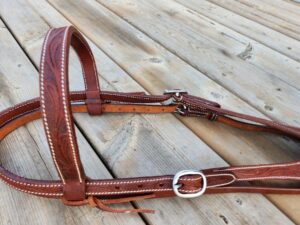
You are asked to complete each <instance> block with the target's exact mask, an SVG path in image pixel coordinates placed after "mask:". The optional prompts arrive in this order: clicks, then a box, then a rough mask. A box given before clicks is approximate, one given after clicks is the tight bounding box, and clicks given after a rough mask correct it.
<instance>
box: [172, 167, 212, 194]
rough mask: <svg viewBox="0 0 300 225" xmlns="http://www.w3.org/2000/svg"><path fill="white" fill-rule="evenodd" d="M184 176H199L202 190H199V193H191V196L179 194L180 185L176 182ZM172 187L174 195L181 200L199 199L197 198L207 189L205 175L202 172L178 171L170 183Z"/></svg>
mask: <svg viewBox="0 0 300 225" xmlns="http://www.w3.org/2000/svg"><path fill="white" fill-rule="evenodd" d="M184 175H200V176H201V177H202V188H201V189H200V191H198V192H196V193H191V194H182V193H180V192H179V188H180V187H181V186H182V185H181V184H178V181H179V179H180V178H181V177H182V176H184ZM172 187H173V191H174V193H175V194H176V195H177V196H178V197H181V198H196V197H199V196H201V195H203V194H204V192H205V191H206V188H207V179H206V177H205V175H204V174H203V173H202V172H200V171H196V170H182V171H179V172H178V173H176V174H175V176H174V178H173V182H172Z"/></svg>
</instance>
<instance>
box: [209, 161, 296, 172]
mask: <svg viewBox="0 0 300 225" xmlns="http://www.w3.org/2000/svg"><path fill="white" fill-rule="evenodd" d="M298 164H300V161H296V162H291V163H284V164H269V165H258V166H242V167H234V168H230V167H229V168H225V169H220V170H219V169H215V170H214V171H235V170H245V169H255V168H274V167H287V166H294V165H298Z"/></svg>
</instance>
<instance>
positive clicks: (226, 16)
mask: <svg viewBox="0 0 300 225" xmlns="http://www.w3.org/2000/svg"><path fill="white" fill-rule="evenodd" d="M176 1H177V2H180V3H181V4H183V5H185V6H187V7H189V8H190V9H193V10H196V11H197V12H199V13H201V14H202V15H205V16H206V17H208V18H210V19H212V20H215V21H217V22H219V23H220V24H223V25H225V26H227V27H229V28H231V29H233V30H235V31H237V32H239V33H241V34H244V35H246V36H248V37H250V38H252V39H253V40H256V41H258V42H260V43H262V44H264V45H266V46H268V47H270V48H272V49H274V50H276V51H278V52H281V53H282V54H285V55H287V56H289V57H290V58H292V59H295V60H297V61H298V62H299V61H300V56H299V53H300V45H299V41H297V40H295V39H293V38H290V37H288V36H286V35H284V34H282V33H280V32H277V31H274V30H273V29H270V28H268V27H266V26H263V25H261V24H259V23H257V22H255V21H252V20H250V19H247V18H245V17H243V16H240V15H239V14H238V13H234V12H232V11H230V9H228V10H227V9H225V8H223V7H220V6H218V5H217V4H213V3H210V2H208V1H206V0H203V1H195V0H190V1H188V2H187V1H183V0H176Z"/></svg>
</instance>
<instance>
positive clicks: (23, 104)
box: [0, 98, 37, 117]
mask: <svg viewBox="0 0 300 225" xmlns="http://www.w3.org/2000/svg"><path fill="white" fill-rule="evenodd" d="M36 100H37V99H36V98H34V99H31V100H28V101H26V102H22V103H20V104H18V105H16V106H12V107H10V108H9V109H8V110H7V111H2V113H1V114H0V116H1V117H2V116H5V115H6V114H9V113H10V112H12V111H14V110H16V109H18V108H21V107H23V106H26V105H29V104H31V103H34V102H35V101H36Z"/></svg>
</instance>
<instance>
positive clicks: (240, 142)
mask: <svg viewBox="0 0 300 225" xmlns="http://www.w3.org/2000/svg"><path fill="white" fill-rule="evenodd" d="M195 2H196V1H195ZM50 3H51V4H49V3H47V2H46V1H43V0H28V1H0V15H1V18H2V20H3V21H4V22H5V25H6V26H7V27H8V28H9V31H8V30H7V29H6V28H5V25H4V24H1V27H2V28H1V30H0V31H1V35H0V47H1V50H2V51H1V53H0V73H1V91H2V92H3V94H2V92H1V98H0V100H1V108H5V107H7V105H10V104H13V103H15V102H19V101H21V100H24V99H28V98H30V97H33V96H36V95H37V93H38V75H37V70H36V68H37V67H38V64H39V57H40V50H41V44H42V40H43V38H44V35H45V32H46V31H47V30H48V29H49V28H50V27H58V26H64V25H68V24H70V23H72V24H74V25H75V26H77V27H78V28H79V29H80V30H81V32H83V34H84V35H86V36H87V37H88V38H89V39H90V41H89V42H90V44H91V46H92V50H93V52H94V54H95V56H96V61H97V66H98V68H99V75H100V83H101V87H102V88H103V89H106V90H118V91H134V90H147V91H148V92H150V93H161V91H162V90H163V89H165V88H172V87H183V88H186V89H188V90H190V91H191V92H192V93H193V94H196V95H200V96H204V97H206V98H209V99H212V100H217V101H219V102H221V103H222V105H224V107H227V108H231V109H235V110H238V111H241V112H246V113H250V114H253V115H260V116H266V117H271V118H277V119H280V120H282V121H284V122H288V123H291V124H294V125H297V124H299V123H300V119H299V116H298V117H297V115H299V111H300V109H299V108H298V106H299V105H298V106H297V105H293V104H295V102H297V99H299V95H300V94H299V89H298V88H299V85H297V84H298V83H299V80H298V79H297V66H299V63H298V62H297V61H296V60H295V59H297V57H298V56H294V57H291V56H290V55H293V54H292V53H290V55H289V54H285V55H284V54H281V53H280V52H281V51H280V49H279V50H277V51H274V50H273V49H274V48H272V47H270V46H268V45H266V44H265V43H263V42H262V41H260V40H257V39H256V38H253V37H251V36H250V38H248V37H246V36H248V35H247V34H245V35H246V36H244V35H243V34H239V33H237V32H235V31H233V30H231V29H232V28H231V27H230V26H227V25H225V26H223V25H221V24H222V23H220V24H218V23H217V22H215V21H214V18H212V19H211V20H209V19H207V18H206V17H203V16H198V15H197V14H196V15H194V14H195V12H194V11H193V13H190V12H189V6H188V5H185V7H184V6H182V5H180V4H178V3H175V2H172V1H155V2H153V3H151V4H149V3H148V2H146V1H106V0H99V1H98V2H96V1H56V0H51V1H50ZM104 6H105V7H104ZM8 7H9V8H11V9H12V10H13V11H8V10H6V9H7V8H8ZM194 10H195V8H194ZM223 10H224V9H223ZM196 11H197V10H196ZM157 14H159V16H158V15H157ZM172 14H174V15H172ZM199 15H200V14H199ZM211 22H213V23H215V25H213V24H211ZM130 24H132V25H133V26H132V25H130ZM200 25H202V26H203V27H204V28H203V29H200V28H199V26H200ZM259 26H261V25H259ZM228 27H229V28H228ZM261 27H263V26H261ZM263 28H264V27H263ZM265 28H266V27H265ZM266 29H269V28H266ZM272 31H273V30H272ZM9 32H11V34H10V33H9ZM274 32H275V31H274ZM199 33H200V34H201V35H200V34H199ZM223 33H224V34H225V35H224V34H223ZM222 34H223V35H222ZM12 35H13V36H14V38H15V39H16V40H17V41H18V43H19V46H18V45H17V43H16V41H15V40H14V39H13V37H12ZM227 36H230V38H228V37H227ZM286 38H287V39H286V40H287V42H289V41H290V40H293V39H291V38H289V37H286ZM254 40H255V41H254ZM249 43H250V44H251V45H252V46H255V48H254V49H255V52H254V53H252V56H251V58H252V59H249V58H248V57H246V59H245V58H244V59H243V55H241V54H240V53H242V52H243V51H244V50H245V49H246V47H247V45H248V44H249ZM289 43H291V44H293V43H294V42H292V41H291V42H289ZM296 43H298V42H296ZM272 44H274V43H272ZM279 44H282V43H279ZM274 45H275V44H274ZM298 45H299V43H298ZM179 46H180V47H179ZM197 46H198V47H199V49H197V48H195V47H197ZM3 49H4V50H3ZM22 49H23V51H24V52H22ZM256 49H257V51H256ZM7 52H9V53H10V54H9V55H8V54H7ZM24 53H26V55H25V54H24ZM224 53H225V55H224ZM266 56H268V57H266ZM26 57H28V58H26ZM289 57H290V58H289ZM241 58H242V59H241ZM253 58H254V59H253ZM12 59H14V60H12ZM28 59H30V60H31V62H30V61H29V60H28ZM182 59H183V60H182ZM201 60H202V61H201ZM31 63H33V64H31ZM272 65H273V66H272ZM289 66H290V67H289ZM35 67H36V68H35ZM244 67H245V68H246V69H245V68H244ZM285 68H287V69H289V72H290V73H289V76H285V74H284V73H283V71H284V70H285ZM225 70H227V73H226V76H225V77H224V75H222V74H221V71H225ZM70 75H71V77H70V81H71V89H81V88H82V87H83V85H82V78H81V77H80V76H81V74H80V68H79V64H78V61H77V59H76V58H75V57H74V55H73V54H72V56H71V60H70ZM249 77H253V78H252V79H251V81H249ZM233 80H234V81H235V83H233V82H232V81H233ZM2 81H3V82H2ZM230 81H231V82H230ZM259 81H260V82H259ZM262 81H263V83H262ZM297 82H298V83H297ZM266 84H268V85H270V88H269V89H268V90H264V89H265V85H266ZM2 86H3V88H2ZM283 98H284V99H285V102H282V101H281V99H283ZM266 106H267V107H266ZM270 109H272V110H270ZM75 120H76V124H77V126H78V127H79V128H80V129H79V130H80V132H79V131H78V132H77V133H78V137H79V140H80V141H79V142H80V150H81V155H82V157H83V163H84V166H85V169H86V171H87V173H88V175H90V176H92V177H97V178H101V177H111V176H112V175H113V176H116V177H127V176H139V175H157V174H166V173H175V172H176V171H178V170H180V169H186V168H207V167H212V166H222V165H226V164H227V163H230V164H235V165H238V164H253V163H266V162H280V161H288V160H291V159H297V158H300V157H299V153H298V152H297V150H299V144H297V143H296V142H293V141H292V140H289V139H285V138H282V137H277V136H274V135H269V134H252V133H248V132H241V131H239V130H236V129H232V128H228V127H226V126H222V125H219V124H214V123H211V122H209V121H204V120H199V119H195V118H179V117H178V118H177V117H174V116H172V115H132V114H131V115H105V116H101V117H89V116H88V115H81V114H78V115H75ZM221 134H222V135H221ZM16 139H17V140H18V143H17V145H16V144H15V142H16ZM19 139H20V140H19ZM8 147H9V148H11V149H7V148H8ZM14 149H16V151H14V152H12V153H10V152H11V150H14ZM9 150H10V151H9ZM94 151H96V153H97V154H95V152H94ZM216 153H217V154H218V155H219V156H218V155H217V154H216ZM18 154H19V156H18ZM21 154H22V155H21ZM20 155H21V156H22V157H23V158H24V159H26V160H24V159H22V158H21V157H20ZM0 156H1V163H2V164H3V165H5V166H6V167H8V168H10V169H11V170H12V171H14V172H17V173H18V174H20V175H24V176H27V177H34V178H43V179H46V178H52V177H53V178H56V177H57V175H56V171H55V169H54V167H53V165H52V162H51V156H50V154H49V153H48V148H47V145H46V140H45V137H44V133H43V129H42V127H41V123H40V122H34V123H32V124H30V125H28V126H26V127H24V128H21V129H19V130H18V131H17V132H15V133H14V134H12V135H10V136H9V137H8V138H7V139H6V140H5V142H4V143H3V150H2V151H1V152H0ZM220 156H221V157H222V158H223V159H222V158H221V157H220ZM237 156H238V157H237ZM224 160H226V161H227V163H226V162H225V161H224ZM103 163H104V164H103ZM110 174H112V175H110ZM2 190H4V191H2ZM0 195H1V196H0V197H1V199H3V201H2V202H1V204H0V210H1V211H0V216H1V218H5V219H4V220H1V221H0V224H2V223H3V224H8V223H11V224H23V222H24V221H30V223H31V224H32V223H36V224H40V223H42V222H43V223H46V224H61V221H63V223H67V224H95V223H97V222H98V223H99V222H100V221H103V223H104V224H116V223H117V224H124V223H126V224H127V223H129V224H143V223H147V224H167V223H172V224H264V223H268V224H269V223H271V224H290V223H292V222H291V220H289V218H288V217H286V216H285V215H284V214H283V213H282V212H281V211H283V212H284V213H285V214H286V215H288V216H289V217H290V219H292V220H293V221H294V222H296V223H298V222H300V216H299V215H298V213H297V211H299V210H300V203H299V197H297V196H279V195H277V196H268V198H269V199H270V200H271V201H269V200H268V199H267V198H265V197H263V196H262V195H258V194H226V195H213V196H203V197H201V198H199V199H195V200H191V201H186V200H181V199H163V200H151V201H145V202H137V203H135V204H136V205H137V206H141V207H150V208H154V209H157V210H158V211H157V214H155V215H144V216H143V217H140V216H139V215H113V214H109V213H105V212H98V211H95V210H91V209H89V208H87V207H81V208H70V207H64V206H63V205H62V204H61V203H59V202H56V201H51V200H45V199H40V198H36V197H32V196H27V195H25V194H23V193H19V192H17V191H14V190H11V189H10V188H8V187H6V186H5V185H4V184H2V183H1V193H0ZM11 198H13V201H12V199H11ZM272 202H273V203H275V205H274V204H272ZM128 206H129V205H128V204H127V205H121V207H128ZM277 207H278V208H279V209H280V210H279V209H278V208H277ZM24 208H25V209H26V210H24ZM32 212H34V213H32ZM249 212H251V213H249Z"/></svg>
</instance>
